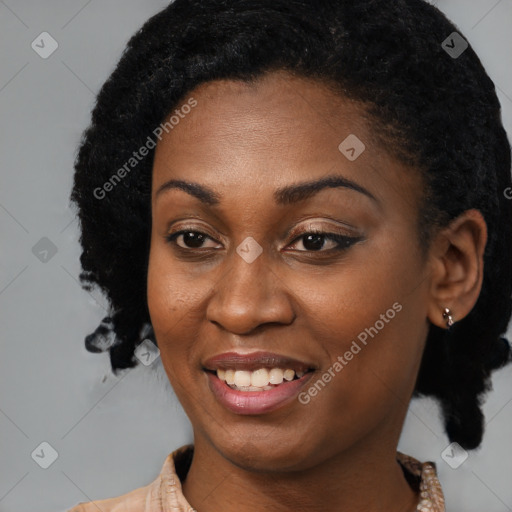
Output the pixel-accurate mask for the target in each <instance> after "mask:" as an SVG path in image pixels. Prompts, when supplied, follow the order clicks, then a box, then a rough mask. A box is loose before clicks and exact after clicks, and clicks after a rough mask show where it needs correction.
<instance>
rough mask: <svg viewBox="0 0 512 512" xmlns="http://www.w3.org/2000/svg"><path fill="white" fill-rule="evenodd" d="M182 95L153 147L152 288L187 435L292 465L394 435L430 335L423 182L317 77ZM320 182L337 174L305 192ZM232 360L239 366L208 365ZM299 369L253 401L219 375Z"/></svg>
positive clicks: (243, 376) (260, 461)
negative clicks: (420, 222) (421, 218)
mask: <svg viewBox="0 0 512 512" xmlns="http://www.w3.org/2000/svg"><path fill="white" fill-rule="evenodd" d="M191 98H193V99H191ZM194 100H195V102H197V103H195V102H194ZM187 102H188V105H194V106H193V107H191V108H181V109H180V107H179V106H178V107H177V110H178V113H174V115H175V116H176V117H175V118H174V120H173V122H172V126H173V127H172V129H169V128H168V133H166V132H165V131H164V136H163V137H162V139H161V141H160V142H159V143H158V146H157V148H156V153H155V160H154V169H153V183H152V233H151V248H150V260H149V270H148V289H147V292H148V304H149V311H150V315H151V321H152V325H153V328H154V331H155V335H156V338H157V341H158V346H159V348H160V355H161V358H162V363H163V365H164V368H165V370H166V372H167V375H168V377H169V380H170V382H171V384H172V386H173V387H174V389H175V392H176V394H177V396H178V398H179V400H180V402H181V404H182V405H183V407H184V409H185V411H186V413H187V415H188V417H189V418H190V420H191V422H192V425H193V428H194V435H195V441H196V443H199V442H206V443H209V445H210V446H212V447H214V448H215V449H216V451H217V452H218V453H220V454H221V455H222V456H224V457H225V458H226V459H228V460H230V461H232V462H233V463H235V464H237V465H240V466H246V467H251V468H253V469H258V470H270V469H271V470H292V469H298V468H306V467H309V466H313V465H315V464H318V463H320V462H321V461H322V460H325V459H326V458H327V457H329V456H331V455H332V454H333V453H341V452H343V451H345V450H348V449H349V448H351V447H354V446H355V445H356V443H367V445H368V446H372V445H374V446H378V444H379V443H380V442H382V440H383V439H388V440H389V439H393V440H396V441H398V436H399V433H400V430H401V426H402V423H403V419H404V416H405V413H406V410H407V406H408V402H409V399H410V396H411V393H412V391H413V388H414V383H415V379H416V375H417V371H418V368H419V363H420V361H421V355H422V351H423V346H424V342H425V339H426V335H427V332H428V322H427V307H428V304H427V303H428V300H429V295H428V290H429V287H428V281H429V279H428V276H429V271H428V259H424V258H423V257H422V253H421V250H420V248H419V244H418V234H417V228H416V226H417V216H418V211H417V207H418V202H419V197H420V191H421V184H420V181H419V178H418V175H417V173H416V172H415V171H414V170H411V169H407V168H405V167H404V166H403V165H401V164H400V163H398V161H396V160H395V159H394V158H392V157H391V156H390V155H389V154H388V153H387V151H386V149H387V148H385V147H378V146H376V145H375V144H374V143H372V141H371V130H372V129H373V127H372V126H371V125H370V124H369V122H368V121H367V118H365V117H363V113H362V110H360V109H359V108H358V106H357V105H356V104H354V103H351V102H349V101H347V100H345V99H343V98H341V97H339V96H337V95H335V94H334V93H333V92H331V91H329V90H328V89H326V88H324V86H322V85H321V84H319V83H317V82H314V81H308V80H304V79H299V78H293V77H291V76H289V75H287V74H286V73H284V72H278V73H271V74H269V75H267V76H265V77H264V78H261V79H259V80H258V81H257V82H255V83H253V84H252V85H250V84H247V83H243V82H235V81H217V82H210V83H207V84H202V85H201V86H200V87H198V88H197V89H196V90H194V91H192V93H191V94H190V95H189V96H188V97H187V98H186V99H185V100H184V102H183V103H182V105H185V104H187ZM177 119H178V122H177V121H176V120H177ZM168 126H170V125H168ZM344 141H345V142H344ZM342 143H343V144H342ZM361 143H362V144H364V147H363V146H362V145H361ZM340 144H341V147H340ZM327 177H332V179H333V180H334V179H335V178H340V180H339V181H338V182H337V184H335V183H334V181H333V182H331V185H332V186H330V187H329V186H322V185H319V186H318V187H316V188H307V189H306V188H305V187H302V188H301V184H310V183H313V182H317V181H319V182H320V183H322V180H325V179H326V178H327ZM170 180H182V181H184V182H187V183H189V184H191V185H192V184H193V188H192V186H191V187H190V188H189V190H188V192H187V191H186V190H185V189H184V188H183V187H181V188H180V186H173V185H172V184H170V183H168V182H169V181H170ZM164 184H167V185H166V186H164ZM175 185H176V184H175ZM162 187H163V188H162ZM292 187H293V189H294V191H293V192H292V191H291V188H292ZM203 189H204V190H206V191H207V192H205V191H203ZM209 194H211V197H210V195H209ZM182 230H183V231H185V233H181V234H177V235H176V236H174V237H173V236H172V235H175V234H176V233H177V232H178V231H182ZM312 231H320V232H322V233H325V235H318V234H316V235H315V234H311V232H312ZM333 234H334V236H340V237H341V238H340V239H339V240H336V239H333V238H332V236H333ZM170 236H171V237H170ZM168 237H170V239H168ZM256 352H270V353H273V354H276V356H275V358H274V356H268V354H267V357H266V358H263V359H261V360H258V354H256V361H253V360H249V359H247V358H246V357H244V355H247V354H251V353H252V354H254V353H256ZM226 353H237V354H238V355H239V356H241V357H238V358H237V357H235V356H233V354H232V355H231V356H227V357H226V358H222V357H221V358H220V360H219V359H217V360H216V361H209V360H211V359H212V358H214V357H215V356H219V355H222V354H226ZM279 356H281V357H284V358H292V359H293V360H296V361H295V362H294V361H288V362H284V361H279V359H278V357H279ZM219 361H220V362H219ZM297 361H299V362H301V363H303V365H305V366H304V368H302V371H304V370H305V369H310V370H312V371H309V372H307V373H305V374H304V375H303V376H302V377H301V378H300V379H299V380H293V381H290V382H288V381H287V380H286V377H287V376H288V378H289V377H290V376H291V375H294V374H293V373H291V374H290V372H287V373H286V372H285V373H284V380H283V383H282V384H280V385H276V384H273V385H272V388H271V389H268V390H263V391H234V390H232V389H231V387H230V386H228V384H226V383H224V382H223V381H221V380H220V379H219V378H218V377H217V376H216V374H215V370H217V369H219V368H220V370H221V372H220V374H221V377H222V376H223V375H222V370H224V371H225V373H224V378H228V380H229V379H232V378H233V375H234V378H235V379H236V381H235V382H236V383H238V385H239V386H242V385H246V384H247V383H248V382H249V381H250V379H251V378H252V381H251V385H252V383H255V384H256V386H259V387H262V386H265V382H269V385H270V383H271V382H272V380H267V379H270V378H271V377H272V378H273V379H277V380H275V381H274V382H278V381H279V380H280V379H282V378H283V373H282V372H279V368H280V369H281V370H286V369H288V370H296V373H298V374H299V375H298V376H300V375H301V374H300V371H301V368H299V366H300V365H299V364H298V363H297ZM249 363H252V364H249ZM336 363H337V364H336ZM258 368H265V369H266V370H267V373H266V372H265V371H259V372H257V373H256V374H253V373H252V371H250V370H257V369H258ZM231 370H235V371H237V372H240V373H239V374H238V375H236V374H233V371H231ZM294 378H295V377H294Z"/></svg>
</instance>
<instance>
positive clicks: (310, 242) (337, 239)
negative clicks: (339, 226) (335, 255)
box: [294, 231, 361, 252]
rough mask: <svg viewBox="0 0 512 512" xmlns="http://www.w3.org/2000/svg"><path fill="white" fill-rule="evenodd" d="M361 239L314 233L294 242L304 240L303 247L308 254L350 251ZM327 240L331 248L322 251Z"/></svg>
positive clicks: (336, 234) (302, 236) (304, 235)
mask: <svg viewBox="0 0 512 512" xmlns="http://www.w3.org/2000/svg"><path fill="white" fill-rule="evenodd" d="M360 239H361V238H360V237H349V236H345V235H340V234H338V233H327V232H323V231H318V232H317V231H312V232H307V233H303V234H302V235H301V236H299V237H297V238H296V239H295V240H294V242H295V241H296V240H303V242H302V245H303V247H304V248H305V250H306V251H307V252H327V251H329V250H334V251H341V250H344V249H348V248H349V247H350V246H351V245H353V244H354V243H356V242H357V241H359V240H360ZM326 240H330V241H331V247H329V248H327V250H322V249H323V248H324V247H325V241H326ZM300 252H304V251H300Z"/></svg>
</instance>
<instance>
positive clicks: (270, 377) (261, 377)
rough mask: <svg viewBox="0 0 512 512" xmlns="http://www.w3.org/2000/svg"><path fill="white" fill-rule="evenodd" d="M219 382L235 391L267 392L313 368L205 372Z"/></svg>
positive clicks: (297, 378)
mask: <svg viewBox="0 0 512 512" xmlns="http://www.w3.org/2000/svg"><path fill="white" fill-rule="evenodd" d="M205 371H206V372H208V373H211V374H213V375H215V376H216V377H217V378H218V379H219V380H221V381H222V382H225V383H226V384H227V385H228V386H229V387H230V388H231V389H233V390H235V391H269V390H271V389H274V388H277V387H279V386H282V385H283V384H286V383H287V382H291V381H294V380H299V379H301V378H302V377H303V376H304V375H305V374H306V373H310V372H312V371H314V370H313V368H308V369H305V370H293V369H291V368H284V369H283V368H276V367H274V368H259V369H257V370H255V371H247V370H235V369H222V368H219V369H217V370H207V369H205Z"/></svg>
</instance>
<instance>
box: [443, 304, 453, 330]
mask: <svg viewBox="0 0 512 512" xmlns="http://www.w3.org/2000/svg"><path fill="white" fill-rule="evenodd" d="M443 318H444V319H445V320H446V326H447V327H448V329H449V328H450V327H451V326H452V325H453V317H452V312H451V310H450V308H444V311H443Z"/></svg>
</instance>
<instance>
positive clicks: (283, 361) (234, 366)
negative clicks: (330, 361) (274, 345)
mask: <svg viewBox="0 0 512 512" xmlns="http://www.w3.org/2000/svg"><path fill="white" fill-rule="evenodd" d="M260 368H269V369H270V368H290V369H292V370H294V371H295V372H301V371H302V372H307V371H308V370H316V369H317V365H315V364H314V363H308V362H306V361H301V360H298V359H295V358H292V357H288V356H283V355H280V354H276V353H273V352H263V351H259V352H251V353H248V354H241V353H239V352H225V353H223V354H219V355H217V356H214V357H211V358H209V359H207V360H206V361H204V363H203V369H204V370H207V371H210V372H215V371H216V370H218V369H221V370H245V371H250V372H252V371H255V370H259V369H260Z"/></svg>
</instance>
